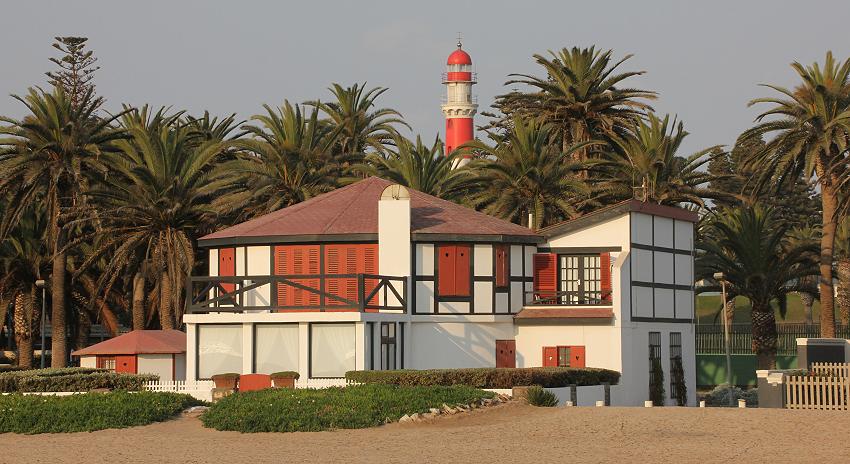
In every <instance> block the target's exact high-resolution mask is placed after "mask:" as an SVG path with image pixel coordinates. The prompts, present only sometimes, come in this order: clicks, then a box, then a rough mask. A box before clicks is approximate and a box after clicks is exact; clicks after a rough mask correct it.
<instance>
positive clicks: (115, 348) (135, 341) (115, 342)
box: [71, 330, 186, 356]
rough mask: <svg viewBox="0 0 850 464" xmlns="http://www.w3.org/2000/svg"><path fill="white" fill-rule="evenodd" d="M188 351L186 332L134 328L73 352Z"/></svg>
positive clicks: (91, 353)
mask: <svg viewBox="0 0 850 464" xmlns="http://www.w3.org/2000/svg"><path fill="white" fill-rule="evenodd" d="M185 352H186V334H185V333H183V332H181V331H179V330H134V331H132V332H127V333H125V334H124V335H119V336H117V337H115V338H110V339H109V340H104V341H102V342H100V343H97V344H95V345H92V346H89V347H87V348H83V349H81V350H77V351H74V352H73V353H71V354H72V355H74V356H90V355H96V354H145V353H147V354H153V353H161V354H170V353H185Z"/></svg>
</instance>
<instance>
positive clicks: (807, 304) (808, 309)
mask: <svg viewBox="0 0 850 464" xmlns="http://www.w3.org/2000/svg"><path fill="white" fill-rule="evenodd" d="M800 303H802V304H803V314H804V315H805V317H806V324H812V323H813V322H814V320H813V316H812V306H813V305H814V303H815V296H814V295H812V294H811V293H809V292H800Z"/></svg>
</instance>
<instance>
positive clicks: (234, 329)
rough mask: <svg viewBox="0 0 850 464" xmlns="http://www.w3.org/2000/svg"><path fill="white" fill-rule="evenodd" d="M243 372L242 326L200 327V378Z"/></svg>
mask: <svg viewBox="0 0 850 464" xmlns="http://www.w3.org/2000/svg"><path fill="white" fill-rule="evenodd" d="M228 372H237V373H239V372H242V324H232V325H217V324H199V325H198V378H201V379H209V378H211V377H212V376H213V375H216V374H226V373H228Z"/></svg>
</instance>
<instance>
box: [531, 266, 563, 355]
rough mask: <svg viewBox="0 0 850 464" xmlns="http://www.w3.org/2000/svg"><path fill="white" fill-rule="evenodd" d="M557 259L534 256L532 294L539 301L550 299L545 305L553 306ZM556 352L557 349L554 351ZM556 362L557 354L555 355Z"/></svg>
mask: <svg viewBox="0 0 850 464" xmlns="http://www.w3.org/2000/svg"><path fill="white" fill-rule="evenodd" d="M557 261H558V257H557V255H555V254H554V253H535V254H534V294H535V297H536V298H539V299H546V298H549V299H552V300H551V301H547V302H546V304H555V302H556V299H555V297H556V296H557V293H558V262H557ZM556 351H557V349H556ZM555 358H556V360H555V361H556V362H557V353H556V356H555Z"/></svg>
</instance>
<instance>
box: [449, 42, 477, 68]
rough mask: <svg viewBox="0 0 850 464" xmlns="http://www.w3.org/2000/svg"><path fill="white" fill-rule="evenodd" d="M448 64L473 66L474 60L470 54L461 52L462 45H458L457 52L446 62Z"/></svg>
mask: <svg viewBox="0 0 850 464" xmlns="http://www.w3.org/2000/svg"><path fill="white" fill-rule="evenodd" d="M446 64H470V65H471V64H472V58H470V57H469V53H466V52H465V51H463V50H461V48H460V45H458V47H457V50H455V51H453V52H452V54H451V55H449V59H448V60H446Z"/></svg>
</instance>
